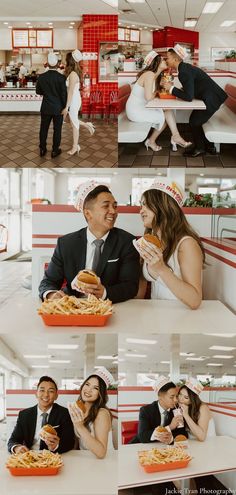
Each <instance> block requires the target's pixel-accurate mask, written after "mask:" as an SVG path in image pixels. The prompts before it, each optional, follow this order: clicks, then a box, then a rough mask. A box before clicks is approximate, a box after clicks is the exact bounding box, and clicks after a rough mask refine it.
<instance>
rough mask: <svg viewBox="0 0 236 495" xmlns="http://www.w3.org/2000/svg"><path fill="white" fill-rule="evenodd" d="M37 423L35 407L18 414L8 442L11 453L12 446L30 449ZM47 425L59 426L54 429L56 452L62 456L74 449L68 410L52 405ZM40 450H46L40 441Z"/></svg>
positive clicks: (72, 430)
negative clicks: (57, 439) (56, 436)
mask: <svg viewBox="0 0 236 495" xmlns="http://www.w3.org/2000/svg"><path fill="white" fill-rule="evenodd" d="M36 422H37V406H33V407H29V408H28V409H24V410H23V411H20V412H19V416H18V419H17V423H16V426H15V428H14V430H13V432H12V434H11V437H10V438H9V440H8V444H7V446H8V450H9V452H11V448H12V447H13V445H16V444H21V445H25V446H26V447H28V449H31V447H32V445H33V440H34V435H35V428H36ZM48 424H50V425H51V426H57V425H60V426H59V428H56V431H57V434H58V436H59V437H60V443H59V447H58V449H57V451H56V452H59V453H60V454H62V453H63V452H68V450H72V449H73V448H74V443H75V437H74V428H73V423H72V421H71V419H70V415H69V412H68V409H66V408H65V407H62V406H59V404H57V403H54V404H53V406H52V410H51V412H50V414H49V417H48ZM40 449H41V450H42V449H48V447H47V445H46V443H45V442H43V441H42V440H41V442H40Z"/></svg>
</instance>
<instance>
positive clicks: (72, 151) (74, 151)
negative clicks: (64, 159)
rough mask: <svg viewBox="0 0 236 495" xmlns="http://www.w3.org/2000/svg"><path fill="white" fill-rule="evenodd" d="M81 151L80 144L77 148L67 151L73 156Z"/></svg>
mask: <svg viewBox="0 0 236 495" xmlns="http://www.w3.org/2000/svg"><path fill="white" fill-rule="evenodd" d="M79 152H80V145H79V144H78V145H77V146H76V149H75V148H72V149H71V150H69V151H67V155H70V156H73V155H75V154H76V153H78V154H79Z"/></svg>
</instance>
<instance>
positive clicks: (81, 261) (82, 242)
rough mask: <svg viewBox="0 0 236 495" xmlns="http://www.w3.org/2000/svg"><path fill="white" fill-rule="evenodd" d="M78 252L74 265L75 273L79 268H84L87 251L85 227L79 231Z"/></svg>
mask: <svg viewBox="0 0 236 495" xmlns="http://www.w3.org/2000/svg"><path fill="white" fill-rule="evenodd" d="M78 244H79V252H78V256H77V260H78V264H77V267H76V270H77V273H78V272H79V271H80V270H84V267H85V263H86V253H87V229H82V230H80V231H79V242H78Z"/></svg>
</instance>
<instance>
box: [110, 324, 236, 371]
mask: <svg viewBox="0 0 236 495" xmlns="http://www.w3.org/2000/svg"><path fill="white" fill-rule="evenodd" d="M203 330H204V331H207V325H206V328H205V329H203ZM127 337H132V338H134V337H135V338H140V339H142V338H143V339H145V338H149V339H153V340H157V343H156V344H154V345H147V344H130V343H127V342H126V338H127ZM171 338H172V336H171V335H149V336H146V335H144V334H142V335H119V344H118V347H119V349H124V351H122V352H119V359H120V358H123V359H125V361H121V362H119V372H126V371H127V370H129V371H130V372H140V373H160V372H161V373H162V372H163V373H168V372H169V368H170V366H169V364H161V363H160V362H161V361H170V359H171ZM212 345H221V346H228V347H235V348H236V335H235V336H232V337H230V338H223V337H216V336H212V335H211V336H209V335H204V334H201V335H186V334H185V335H181V336H180V352H186V353H187V352H193V353H194V354H196V356H194V357H200V356H205V357H206V359H205V360H204V361H188V360H187V361H186V357H182V356H180V364H181V368H180V371H181V372H182V373H187V374H188V373H192V374H195V375H196V374H207V373H210V374H213V375H214V374H215V375H216V374H217V375H218V374H220V375H222V374H223V373H227V374H232V375H236V368H234V366H233V365H234V364H236V349H235V350H233V351H230V352H229V351H227V352H226V351H214V350H210V349H209V347H211V346H212ZM127 352H131V353H134V354H135V353H136V354H147V357H146V358H133V357H126V356H125V354H126V353H127ZM222 354H224V355H225V354H227V355H233V356H234V357H233V358H232V359H217V358H214V359H213V356H214V355H222ZM207 363H222V364H223V366H221V367H214V368H213V367H211V366H207Z"/></svg>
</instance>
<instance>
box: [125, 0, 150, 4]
mask: <svg viewBox="0 0 236 495" xmlns="http://www.w3.org/2000/svg"><path fill="white" fill-rule="evenodd" d="M126 1H127V2H128V3H145V2H146V0H126Z"/></svg>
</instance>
